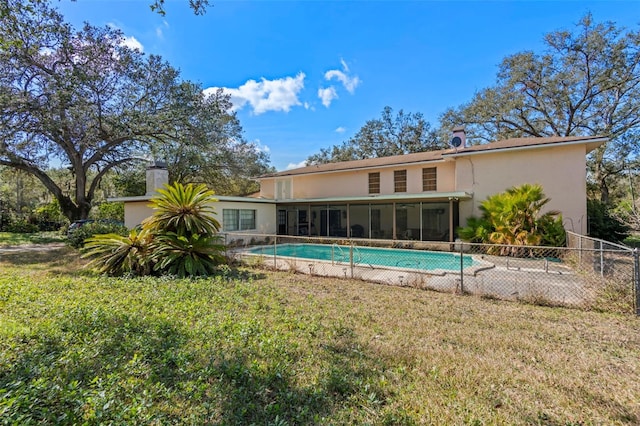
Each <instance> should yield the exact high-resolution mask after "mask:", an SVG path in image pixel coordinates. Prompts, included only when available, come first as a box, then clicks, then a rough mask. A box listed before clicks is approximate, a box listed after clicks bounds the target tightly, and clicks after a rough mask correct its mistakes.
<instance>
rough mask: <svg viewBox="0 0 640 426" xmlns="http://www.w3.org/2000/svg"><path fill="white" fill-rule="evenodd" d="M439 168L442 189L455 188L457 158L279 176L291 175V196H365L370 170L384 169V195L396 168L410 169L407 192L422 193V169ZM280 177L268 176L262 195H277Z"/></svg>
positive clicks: (391, 188) (390, 189) (390, 190)
mask: <svg viewBox="0 0 640 426" xmlns="http://www.w3.org/2000/svg"><path fill="white" fill-rule="evenodd" d="M427 167H436V168H437V187H438V192H447V191H454V187H455V164H454V162H452V161H451V162H434V163H428V164H419V165H410V166H398V167H385V168H378V169H367V170H354V171H344V172H332V173H322V174H309V175H300V176H291V177H287V178H279V179H280V180H286V179H291V192H292V194H291V199H306V198H325V197H361V196H368V195H369V173H373V172H380V195H392V194H395V192H394V178H393V176H394V173H393V172H394V171H395V170H406V171H407V192H406V193H407V194H412V193H414V194H415V193H418V194H419V193H422V192H423V191H422V169H423V168H427ZM276 182H277V179H271V178H270V179H264V180H262V182H261V191H260V195H261V196H262V197H264V198H274V197H275V195H274V194H275V192H276Z"/></svg>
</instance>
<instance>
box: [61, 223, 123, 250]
mask: <svg viewBox="0 0 640 426" xmlns="http://www.w3.org/2000/svg"><path fill="white" fill-rule="evenodd" d="M128 233H129V231H128V230H127V228H126V227H125V226H124V225H122V224H120V223H116V222H108V221H105V222H102V221H100V222H92V223H87V224H85V225H83V226H81V227H79V228H77V229H75V230H73V231H72V232H71V233H70V234H69V236H68V244H69V245H70V246H71V247H75V248H81V247H83V246H84V243H85V240H87V239H88V238H92V237H94V236H95V235H102V234H116V235H123V236H124V235H127V234H128Z"/></svg>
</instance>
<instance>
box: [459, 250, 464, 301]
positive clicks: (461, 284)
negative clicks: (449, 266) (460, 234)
mask: <svg viewBox="0 0 640 426" xmlns="http://www.w3.org/2000/svg"><path fill="white" fill-rule="evenodd" d="M463 248H464V243H463V242H462V241H460V294H464V258H463V257H462V252H463V251H464V250H463Z"/></svg>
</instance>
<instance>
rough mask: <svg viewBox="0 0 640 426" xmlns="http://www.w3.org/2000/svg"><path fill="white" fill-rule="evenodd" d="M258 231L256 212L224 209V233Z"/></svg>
mask: <svg viewBox="0 0 640 426" xmlns="http://www.w3.org/2000/svg"><path fill="white" fill-rule="evenodd" d="M250 229H256V211H255V210H248V209H222V230H223V231H247V230H250Z"/></svg>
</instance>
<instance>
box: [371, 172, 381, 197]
mask: <svg viewBox="0 0 640 426" xmlns="http://www.w3.org/2000/svg"><path fill="white" fill-rule="evenodd" d="M379 193H380V173H379V172H375V173H369V194H379Z"/></svg>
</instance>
